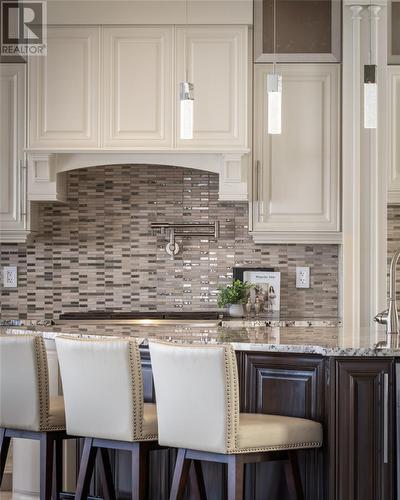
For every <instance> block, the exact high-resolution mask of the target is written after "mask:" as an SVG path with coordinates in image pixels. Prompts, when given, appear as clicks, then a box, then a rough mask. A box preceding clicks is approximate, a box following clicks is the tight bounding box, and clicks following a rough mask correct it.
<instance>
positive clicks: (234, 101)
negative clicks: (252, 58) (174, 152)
mask: <svg viewBox="0 0 400 500" xmlns="http://www.w3.org/2000/svg"><path fill="white" fill-rule="evenodd" d="M248 57H249V55H248V31H247V27H237V26H211V27H210V26H207V27H205V26H190V27H177V29H176V86H178V84H179V82H180V81H184V80H185V75H186V69H187V72H188V79H189V81H190V82H192V83H193V85H194V126H193V139H192V140H181V139H180V138H179V129H180V123H179V118H180V115H179V101H178V99H176V100H175V102H176V111H175V116H176V117H177V120H176V131H175V132H176V137H177V139H176V144H177V147H178V148H179V149H182V148H202V147H205V148H207V149H208V148H211V149H212V148H220V147H221V146H222V147H229V148H244V147H246V146H247V100H248V97H247V65H248Z"/></svg>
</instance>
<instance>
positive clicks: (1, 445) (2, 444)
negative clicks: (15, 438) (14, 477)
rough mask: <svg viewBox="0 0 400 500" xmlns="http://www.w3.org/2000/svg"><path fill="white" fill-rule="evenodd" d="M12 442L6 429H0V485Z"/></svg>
mask: <svg viewBox="0 0 400 500" xmlns="http://www.w3.org/2000/svg"><path fill="white" fill-rule="evenodd" d="M10 442H11V438H9V437H6V430H5V429H0V485H1V482H2V481H3V475H4V469H5V467H6V462H7V455H8V450H9V448H10Z"/></svg>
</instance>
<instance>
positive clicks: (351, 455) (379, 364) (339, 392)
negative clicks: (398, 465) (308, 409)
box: [335, 359, 394, 500]
mask: <svg viewBox="0 0 400 500" xmlns="http://www.w3.org/2000/svg"><path fill="white" fill-rule="evenodd" d="M392 365H393V363H392V361H391V360H379V359H369V360H368V359H364V360H360V359H358V360H355V361H352V360H340V361H338V362H337V363H336V405H335V406H336V415H337V425H336V428H337V435H336V446H335V449H336V464H337V467H336V481H335V485H336V496H335V497H336V498H337V499H338V500H339V499H340V500H390V499H391V498H392V495H393V489H392V482H393V446H392V443H393V440H394V432H393V421H392V413H393V410H394V409H393V407H392V402H393V397H392V394H393V373H392V370H393V366H392ZM385 379H386V380H385ZM385 392H386V395H385ZM385 450H386V451H385ZM385 455H386V456H385Z"/></svg>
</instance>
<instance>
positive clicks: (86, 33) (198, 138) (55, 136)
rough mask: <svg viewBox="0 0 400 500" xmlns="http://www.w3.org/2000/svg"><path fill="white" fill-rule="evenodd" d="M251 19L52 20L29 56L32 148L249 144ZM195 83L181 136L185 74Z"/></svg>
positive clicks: (240, 147)
mask: <svg viewBox="0 0 400 500" xmlns="http://www.w3.org/2000/svg"><path fill="white" fill-rule="evenodd" d="M248 58H249V55H248V28H247V26H196V27H194V26H186V27H180V26H172V25H169V26H168V25H163V26H139V25H137V26H79V27H77V26H75V27H72V26H51V27H49V29H48V56H47V57H32V58H31V60H30V61H29V127H28V128H29V143H28V147H29V149H31V150H48V151H54V150H57V151H62V150H75V151H76V150H85V149H86V150H88V149H90V150H99V151H101V150H146V149H147V150H152V151H153V150H155V149H160V150H176V149H185V150H188V149H194V150H199V149H200V150H211V151H215V150H224V151H227V150H228V151H234V152H235V151H237V150H241V151H244V150H246V149H247V142H248V141H247V135H248V134H247V100H248V94H247V85H248V82H247V80H248V62H249V59H248ZM186 64H188V68H189V78H190V79H192V80H193V83H194V86H195V89H194V93H195V103H194V113H195V115H194V129H195V130H194V138H193V140H185V141H182V140H180V139H179V128H180V124H179V121H178V120H179V104H180V103H179V83H180V82H181V81H182V80H184V79H185V68H186Z"/></svg>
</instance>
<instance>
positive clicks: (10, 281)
mask: <svg viewBox="0 0 400 500" xmlns="http://www.w3.org/2000/svg"><path fill="white" fill-rule="evenodd" d="M3 286H4V288H17V286H18V274H17V267H16V266H5V267H3Z"/></svg>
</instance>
